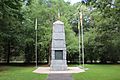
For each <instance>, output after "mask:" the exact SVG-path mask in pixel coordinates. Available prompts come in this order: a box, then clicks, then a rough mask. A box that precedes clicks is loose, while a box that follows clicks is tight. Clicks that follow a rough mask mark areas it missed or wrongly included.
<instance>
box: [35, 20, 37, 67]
mask: <svg viewBox="0 0 120 80" xmlns="http://www.w3.org/2000/svg"><path fill="white" fill-rule="evenodd" d="M35 31H36V41H35V54H36V68H37V18H36V21H35Z"/></svg>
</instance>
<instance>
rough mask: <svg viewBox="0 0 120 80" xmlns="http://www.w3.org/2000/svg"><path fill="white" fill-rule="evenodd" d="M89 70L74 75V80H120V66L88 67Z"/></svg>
mask: <svg viewBox="0 0 120 80" xmlns="http://www.w3.org/2000/svg"><path fill="white" fill-rule="evenodd" d="M86 67H87V68H89V70H87V71H86V72H84V73H78V74H73V75H72V76H73V78H74V80H120V65H100V64H98V65H86Z"/></svg>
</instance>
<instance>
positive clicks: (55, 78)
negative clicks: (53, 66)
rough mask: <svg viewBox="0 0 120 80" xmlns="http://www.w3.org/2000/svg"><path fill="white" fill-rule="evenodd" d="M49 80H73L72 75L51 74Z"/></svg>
mask: <svg viewBox="0 0 120 80" xmlns="http://www.w3.org/2000/svg"><path fill="white" fill-rule="evenodd" d="M47 80H73V79H72V76H71V74H62V73H61V74H49V75H48V79H47Z"/></svg>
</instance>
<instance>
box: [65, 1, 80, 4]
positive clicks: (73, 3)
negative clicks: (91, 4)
mask: <svg viewBox="0 0 120 80" xmlns="http://www.w3.org/2000/svg"><path fill="white" fill-rule="evenodd" d="M65 1H70V2H71V3H72V4H74V3H76V2H80V1H81V0H65Z"/></svg>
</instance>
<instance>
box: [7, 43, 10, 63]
mask: <svg viewBox="0 0 120 80" xmlns="http://www.w3.org/2000/svg"><path fill="white" fill-rule="evenodd" d="M7 47H8V50H7V64H9V63H10V41H8V45H7Z"/></svg>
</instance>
